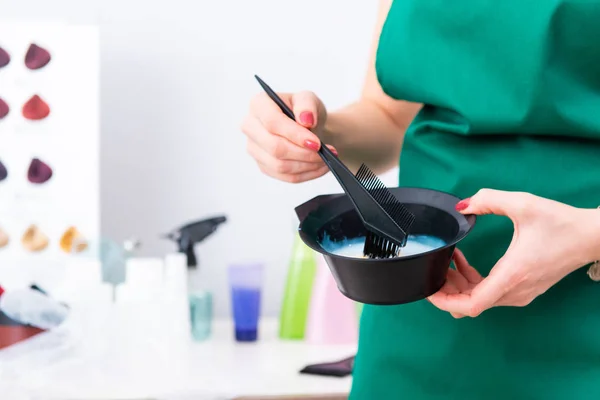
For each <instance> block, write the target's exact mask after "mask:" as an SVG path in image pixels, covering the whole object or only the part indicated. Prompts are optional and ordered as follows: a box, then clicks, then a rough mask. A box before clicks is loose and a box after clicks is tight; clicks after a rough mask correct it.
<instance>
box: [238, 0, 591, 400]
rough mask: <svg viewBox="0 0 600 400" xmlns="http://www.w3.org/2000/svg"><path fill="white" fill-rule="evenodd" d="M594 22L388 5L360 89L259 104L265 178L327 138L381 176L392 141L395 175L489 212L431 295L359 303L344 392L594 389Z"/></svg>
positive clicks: (286, 173) (571, 14)
mask: <svg viewBox="0 0 600 400" xmlns="http://www.w3.org/2000/svg"><path fill="white" fill-rule="evenodd" d="M598 21H600V1H592V0H588V1H585V0H577V1H575V0H552V1H536V2H527V1H517V0H506V1H491V0H464V1H458V2H456V1H455V2H442V1H439V0H402V1H396V2H393V4H392V2H391V1H383V2H382V4H381V8H380V13H379V23H378V29H377V34H376V36H375V40H376V42H375V46H374V49H373V60H372V62H371V68H370V70H369V72H368V76H367V78H366V84H365V86H364V91H363V94H362V97H361V98H360V100H358V101H357V102H356V103H354V104H352V105H349V106H348V107H346V108H343V109H341V110H339V111H336V112H333V113H330V114H329V115H328V114H327V113H326V112H325V107H324V106H323V104H322V103H321V101H319V99H318V98H317V97H316V96H315V95H314V94H311V93H295V94H283V96H284V98H285V99H286V100H287V101H288V102H289V104H290V105H291V106H292V107H293V109H294V112H295V115H296V116H297V121H296V122H294V121H289V120H287V119H286V117H285V116H284V115H283V114H282V113H281V112H280V111H279V110H278V108H277V107H276V106H275V105H274V104H273V103H272V102H271V101H270V100H269V99H268V98H267V97H266V96H265V95H263V94H260V95H258V96H257V97H256V98H255V99H254V100H253V101H252V105H251V111H250V115H249V116H248V118H247V119H246V121H245V122H244V125H243V131H244V132H245V134H246V135H247V136H248V139H249V140H248V151H249V153H250V154H251V155H252V156H253V157H254V158H255V159H256V161H257V162H258V164H259V166H260V168H261V169H262V171H263V172H264V173H266V174H268V175H270V176H272V177H275V178H277V179H281V180H284V181H288V182H303V181H307V180H310V179H315V178H317V177H319V176H321V175H323V174H324V173H326V172H327V168H326V167H325V166H324V164H323V163H322V162H321V160H320V158H319V156H318V155H317V153H316V151H317V149H318V148H319V146H320V144H321V141H322V142H323V143H327V144H328V145H330V146H332V148H335V150H336V151H337V152H339V156H340V157H341V158H342V159H343V161H344V162H346V163H347V164H348V165H350V166H352V167H354V168H356V167H357V166H358V165H359V164H360V163H361V162H365V163H366V164H367V165H369V166H371V167H372V168H373V169H374V170H375V171H376V172H382V171H384V170H386V169H388V168H390V167H392V166H393V165H394V164H395V162H396V159H397V157H398V155H399V153H400V150H401V149H402V156H401V159H400V184H401V185H402V186H419V187H427V188H433V189H438V190H442V191H445V192H450V193H454V194H456V195H457V196H460V197H462V198H466V197H469V196H471V195H473V194H474V196H473V197H471V198H470V199H468V198H467V199H466V200H463V201H462V202H460V203H459V204H457V209H459V210H461V211H462V212H465V213H473V214H479V215H481V214H496V215H495V216H492V215H490V216H485V217H481V218H480V219H479V221H478V222H477V225H476V227H475V229H474V231H473V232H472V233H471V235H469V236H468V237H467V238H466V239H465V240H464V241H462V242H461V244H460V245H461V250H462V252H461V251H456V252H455V255H454V265H455V268H454V269H451V270H450V271H449V273H448V282H447V284H446V285H445V286H444V288H443V289H442V290H441V291H440V292H438V293H436V294H435V295H433V296H432V297H431V298H430V299H429V301H421V302H416V303H412V304H407V305H401V306H394V307H377V306H366V307H365V308H364V313H363V318H362V321H361V337H360V343H359V350H358V355H357V359H356V366H355V376H354V383H353V389H352V393H351V399H374V400H386V399H411V400H412V399H473V400H475V399H477V400H483V399H543V400H551V399H561V400H562V399H568V398H574V399H599V398H600V383H599V380H598V378H600V283H595V281H594V280H593V279H590V277H589V276H588V274H587V273H586V272H587V271H588V268H587V266H588V265H589V264H590V263H592V262H593V261H594V260H598V259H600V210H597V209H596V207H597V206H598V205H600V169H599V168H600V23H598ZM482 188H493V190H492V189H484V190H480V189H482ZM467 259H468V260H469V261H467ZM469 262H470V263H471V265H473V266H474V267H471V265H470V264H469ZM592 275H593V274H592ZM484 277H485V278H484ZM461 317H467V318H461Z"/></svg>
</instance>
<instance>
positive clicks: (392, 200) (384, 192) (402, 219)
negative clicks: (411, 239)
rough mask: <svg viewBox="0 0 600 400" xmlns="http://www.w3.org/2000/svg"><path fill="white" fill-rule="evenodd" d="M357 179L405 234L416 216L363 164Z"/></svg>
mask: <svg viewBox="0 0 600 400" xmlns="http://www.w3.org/2000/svg"><path fill="white" fill-rule="evenodd" d="M356 179H358V181H359V182H360V183H361V184H362V185H363V186H364V187H365V189H367V191H368V192H369V193H370V194H371V196H373V198H374V199H375V201H377V202H378V203H379V205H381V208H383V209H384V210H385V212H387V213H388V215H389V216H390V217H391V218H392V219H393V220H394V221H395V222H396V223H397V224H398V225H399V226H400V229H402V231H403V232H404V234H405V235H408V230H409V229H410V227H411V226H412V224H413V222H414V221H415V216H414V215H413V214H412V213H411V212H410V211H408V210H407V209H406V207H404V205H403V204H402V203H401V202H399V201H398V199H396V197H394V195H393V194H392V193H391V192H390V191H389V190H388V188H387V187H386V186H385V185H384V184H383V182H381V180H380V179H379V178H378V177H377V175H375V174H374V173H373V171H371V170H370V169H369V167H367V166H366V165H365V164H362V165H361V166H360V168H359V169H358V172H357V173H356Z"/></svg>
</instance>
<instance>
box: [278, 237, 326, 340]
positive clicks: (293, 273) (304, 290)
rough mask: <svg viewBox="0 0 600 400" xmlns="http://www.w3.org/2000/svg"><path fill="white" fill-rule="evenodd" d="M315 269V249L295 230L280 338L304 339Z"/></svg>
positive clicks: (280, 324)
mask: <svg viewBox="0 0 600 400" xmlns="http://www.w3.org/2000/svg"><path fill="white" fill-rule="evenodd" d="M316 270H317V259H316V255H315V252H314V251H313V250H312V249H311V248H309V247H308V246H306V245H305V244H304V242H303V241H302V239H300V235H299V234H298V233H296V236H295V238H294V246H293V248H292V257H291V260H290V265H289V267H288V274H287V282H286V287H285V292H284V297H283V305H282V307H281V315H280V319H279V337H280V338H281V339H295V340H301V339H304V331H305V328H306V319H307V317H308V310H309V306H310V296H311V293H312V287H313V281H314V278H315V273H316Z"/></svg>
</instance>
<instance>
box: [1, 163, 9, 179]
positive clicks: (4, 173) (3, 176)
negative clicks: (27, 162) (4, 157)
mask: <svg viewBox="0 0 600 400" xmlns="http://www.w3.org/2000/svg"><path fill="white" fill-rule="evenodd" d="M6 178H8V170H7V169H6V165H4V164H3V163H2V161H0V182H2V181H3V180H5V179H6Z"/></svg>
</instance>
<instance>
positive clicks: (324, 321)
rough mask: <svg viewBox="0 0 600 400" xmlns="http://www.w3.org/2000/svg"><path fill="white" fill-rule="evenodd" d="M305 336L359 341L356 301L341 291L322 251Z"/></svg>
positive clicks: (335, 341)
mask: <svg viewBox="0 0 600 400" xmlns="http://www.w3.org/2000/svg"><path fill="white" fill-rule="evenodd" d="M305 338H306V341H307V342H309V343H313V344H356V343H357V341H358V321H357V317H356V306H355V303H354V301H352V300H350V299H349V298H347V297H345V296H344V295H343V294H342V293H340V291H339V290H338V288H337V285H336V283H335V280H334V279H333V275H331V272H330V271H329V267H328V266H327V263H326V262H325V258H324V257H323V256H321V255H317V272H316V276H315V280H314V283H313V290H312V296H311V301H310V308H309V312H308V320H307V325H306V335H305Z"/></svg>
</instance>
